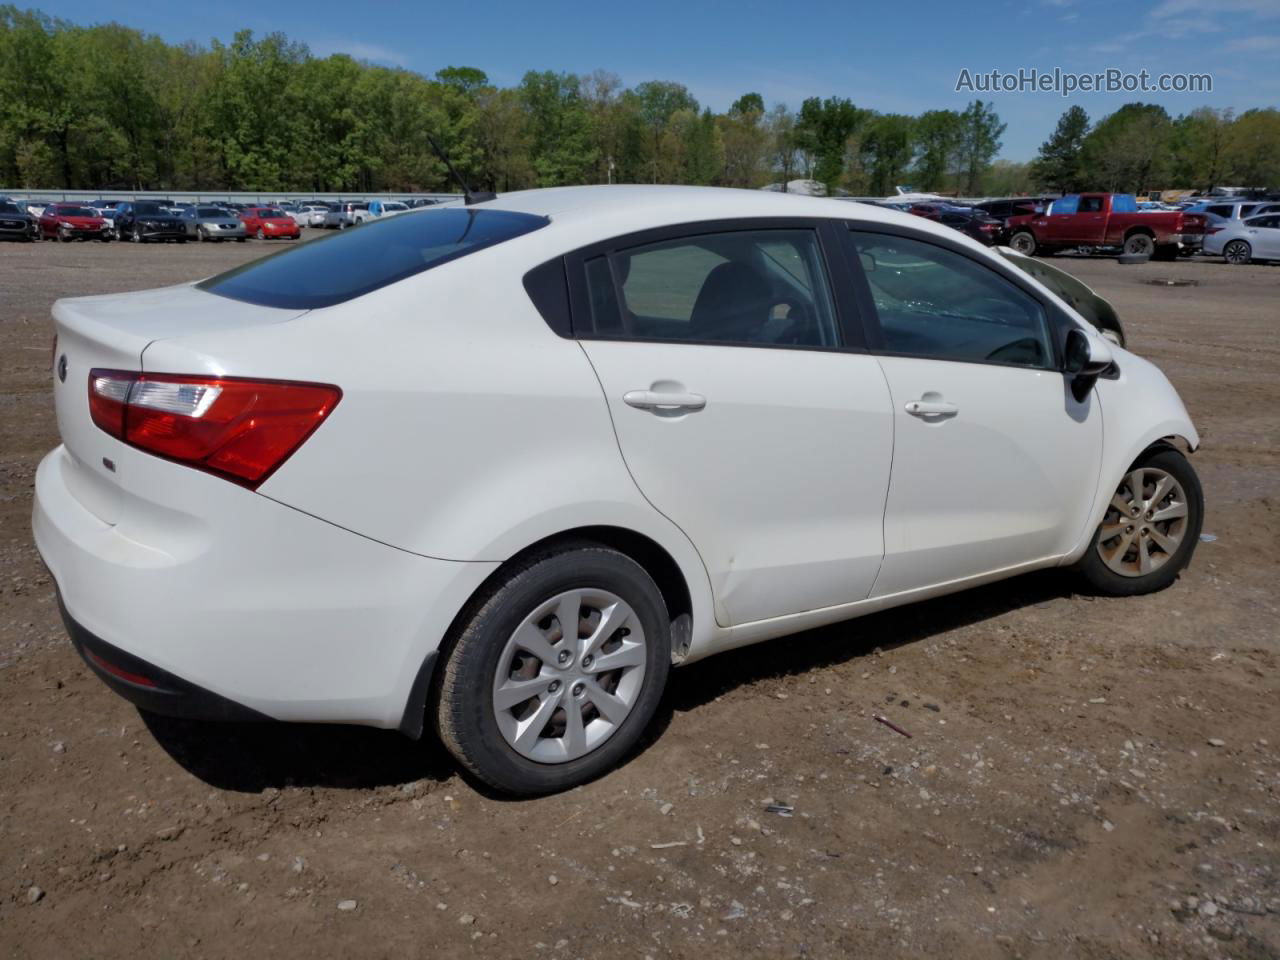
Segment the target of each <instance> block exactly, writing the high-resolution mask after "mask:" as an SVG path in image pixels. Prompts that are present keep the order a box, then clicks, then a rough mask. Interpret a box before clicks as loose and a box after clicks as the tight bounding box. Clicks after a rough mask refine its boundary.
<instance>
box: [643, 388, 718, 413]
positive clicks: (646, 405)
mask: <svg viewBox="0 0 1280 960" xmlns="http://www.w3.org/2000/svg"><path fill="white" fill-rule="evenodd" d="M622 402H623V403H625V404H626V405H627V406H629V407H635V408H636V409H637V410H701V409H702V408H703V407H705V406H706V405H707V398H706V397H704V396H702V394H700V393H667V392H666V391H662V390H629V391H628V392H626V393H624V394H623V395H622Z"/></svg>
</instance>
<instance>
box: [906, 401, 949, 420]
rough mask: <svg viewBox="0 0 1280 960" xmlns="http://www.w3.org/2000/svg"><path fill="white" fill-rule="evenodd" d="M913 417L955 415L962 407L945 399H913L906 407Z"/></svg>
mask: <svg viewBox="0 0 1280 960" xmlns="http://www.w3.org/2000/svg"><path fill="white" fill-rule="evenodd" d="M903 409H904V410H906V411H907V413H909V414H911V415H912V416H913V417H954V416H955V415H956V414H957V413H959V412H960V408H959V407H957V406H956V405H955V404H954V403H947V402H946V401H945V400H912V401H911V402H910V403H908V404H907V405H906V406H905V407H904V408H903Z"/></svg>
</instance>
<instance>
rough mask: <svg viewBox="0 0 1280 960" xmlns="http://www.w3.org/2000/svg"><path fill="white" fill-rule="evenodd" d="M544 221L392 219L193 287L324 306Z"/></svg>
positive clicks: (505, 214) (459, 215)
mask: <svg viewBox="0 0 1280 960" xmlns="http://www.w3.org/2000/svg"><path fill="white" fill-rule="evenodd" d="M548 222H549V221H548V220H547V219H546V218H545V217H537V216H533V215H531V214H527V213H512V212H510V211H506V210H464V209H458V208H446V209H442V210H439V211H434V210H433V211H432V212H430V213H425V214H421V215H418V216H413V217H390V218H388V219H386V220H375V221H372V222H369V223H366V224H365V225H364V226H362V227H360V228H359V229H358V230H346V231H342V232H340V233H338V234H336V235H334V236H330V237H326V238H324V239H321V240H314V241H312V242H311V243H308V244H306V245H305V246H301V247H295V248H293V249H291V250H289V251H287V252H285V253H282V254H277V255H276V256H274V257H268V258H267V259H265V260H256V261H252V262H250V263H247V264H244V265H243V266H240V267H236V268H235V269H233V270H230V271H228V272H226V273H223V274H219V275H218V276H216V277H211V278H209V279H208V280H204V281H202V282H201V283H199V284H198V285H197V286H199V288H200V289H201V290H207V291H208V292H209V293H216V294H218V295H219V296H223V297H228V298H230V299H232V300H242V301H244V302H246V303H255V304H259V305H261V306H264V307H284V308H290V309H313V308H316V307H328V306H332V305H333V304H335V303H342V302H343V301H345V300H351V299H353V298H355V297H359V296H363V295H364V294H366V293H369V292H371V291H373V290H377V289H379V288H381V287H385V286H387V285H388V284H392V283H395V282H396V281H398V280H403V279H404V278H406V277H411V276H413V275H414V274H417V273H421V272H423V271H424V270H429V269H431V268H432V267H436V266H439V265H440V264H442V263H447V262H448V261H450V260H456V259H458V258H459V257H464V256H466V255H467V254H470V253H475V252H476V251H477V250H483V249H484V248H485V247H491V246H494V245H495V244H499V243H502V242H503V241H505V240H511V239H512V238H514V237H519V236H522V235H523V234H526V233H529V232H531V231H533V230H537V229H538V228H540V227H544V226H546V225H547V223H548Z"/></svg>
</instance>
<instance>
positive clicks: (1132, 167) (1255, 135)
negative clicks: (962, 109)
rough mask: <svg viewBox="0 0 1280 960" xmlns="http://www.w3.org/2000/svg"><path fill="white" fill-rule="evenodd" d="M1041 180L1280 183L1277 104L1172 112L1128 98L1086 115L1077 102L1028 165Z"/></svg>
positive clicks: (1126, 187) (1139, 186) (1074, 185)
mask: <svg viewBox="0 0 1280 960" xmlns="http://www.w3.org/2000/svg"><path fill="white" fill-rule="evenodd" d="M1029 172H1030V175H1031V177H1032V180H1033V181H1034V182H1035V183H1037V184H1038V185H1039V186H1041V187H1044V188H1048V189H1053V190H1060V191H1062V192H1064V193H1068V192H1072V191H1078V190H1112V191H1125V192H1129V193H1146V192H1148V191H1150V190H1158V189H1161V188H1188V189H1195V190H1208V189H1210V188H1212V187H1216V186H1227V185H1231V186H1240V187H1261V188H1268V187H1270V188H1276V187H1280V110H1277V109H1275V108H1274V107H1268V108H1265V109H1257V110H1248V111H1245V112H1244V113H1241V114H1240V115H1239V116H1237V115H1235V113H1234V112H1233V111H1231V110H1216V109H1214V108H1212V107H1201V108H1199V109H1198V110H1192V111H1191V112H1189V113H1185V114H1182V115H1181V116H1178V117H1172V116H1170V115H1169V113H1168V111H1167V110H1165V109H1164V107H1161V106H1157V105H1156V104H1153V103H1127V104H1125V105H1124V106H1122V107H1121V108H1120V109H1119V110H1117V111H1116V112H1115V113H1112V114H1109V115H1108V116H1106V117H1103V118H1102V119H1101V120H1099V121H1098V122H1097V123H1092V124H1091V123H1090V121H1089V115H1088V114H1087V113H1085V111H1084V110H1083V109H1082V108H1081V107H1078V106H1075V107H1071V108H1070V109H1069V110H1067V111H1066V112H1065V113H1063V114H1062V116H1061V117H1060V118H1059V119H1058V125H1057V127H1056V128H1055V129H1054V131H1053V134H1052V135H1051V136H1050V137H1049V139H1048V140H1046V141H1045V142H1044V144H1043V145H1042V146H1041V147H1040V152H1039V154H1038V155H1037V157H1036V159H1035V160H1034V161H1032V163H1031V167H1030V171H1029Z"/></svg>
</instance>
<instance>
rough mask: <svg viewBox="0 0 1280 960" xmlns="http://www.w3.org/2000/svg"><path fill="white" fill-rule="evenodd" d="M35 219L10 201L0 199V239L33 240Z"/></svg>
mask: <svg viewBox="0 0 1280 960" xmlns="http://www.w3.org/2000/svg"><path fill="white" fill-rule="evenodd" d="M36 230H37V227H36V219H35V217H33V216H31V214H29V213H27V211H26V210H25V209H23V208H22V207H19V206H18V205H17V204H16V203H13V202H12V201H8V200H5V201H0V240H34V239H35V238H36Z"/></svg>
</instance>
